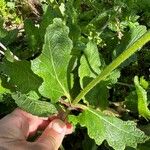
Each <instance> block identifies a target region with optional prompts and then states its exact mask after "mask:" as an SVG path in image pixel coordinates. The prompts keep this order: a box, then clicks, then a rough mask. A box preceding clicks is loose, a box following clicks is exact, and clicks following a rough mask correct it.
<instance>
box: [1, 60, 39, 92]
mask: <svg viewBox="0 0 150 150" xmlns="http://www.w3.org/2000/svg"><path fill="white" fill-rule="evenodd" d="M0 69H1V71H2V74H3V75H6V76H7V77H8V79H9V80H8V81H7V82H8V84H9V85H10V86H11V88H13V90H15V91H20V92H22V93H28V92H29V91H31V90H32V91H38V88H39V86H40V85H41V84H42V79H41V78H39V77H38V76H37V75H36V74H34V73H33V72H32V70H31V64H30V62H28V61H16V62H13V63H12V62H9V61H7V60H5V61H4V62H3V63H0Z"/></svg>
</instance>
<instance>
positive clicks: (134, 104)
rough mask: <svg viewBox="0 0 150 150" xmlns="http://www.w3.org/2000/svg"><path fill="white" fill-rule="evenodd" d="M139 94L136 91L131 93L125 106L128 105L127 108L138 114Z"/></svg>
mask: <svg viewBox="0 0 150 150" xmlns="http://www.w3.org/2000/svg"><path fill="white" fill-rule="evenodd" d="M137 99H138V98H137V94H136V91H131V92H130V93H129V94H128V96H127V97H125V102H124V104H125V105H126V108H127V109H129V110H131V111H133V112H138V100H137Z"/></svg>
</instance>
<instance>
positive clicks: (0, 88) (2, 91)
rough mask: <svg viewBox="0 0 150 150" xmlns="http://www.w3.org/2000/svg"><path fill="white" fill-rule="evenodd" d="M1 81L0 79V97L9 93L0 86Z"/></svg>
mask: <svg viewBox="0 0 150 150" xmlns="http://www.w3.org/2000/svg"><path fill="white" fill-rule="evenodd" d="M1 83H2V81H1V79H0V95H1V94H5V93H10V91H9V90H8V89H6V88H4V87H3V86H2V84H1Z"/></svg>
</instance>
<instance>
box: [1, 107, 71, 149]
mask: <svg viewBox="0 0 150 150" xmlns="http://www.w3.org/2000/svg"><path fill="white" fill-rule="evenodd" d="M38 130H43V132H42V135H41V136H40V137H39V138H38V139H36V141H34V142H28V141H27V138H28V137H30V136H33V135H35V133H36V132H37V131H38ZM72 131H73V129H72V126H71V124H69V123H64V122H63V121H61V120H60V119H54V118H53V119H52V118H51V119H49V118H41V117H37V116H34V115H31V114H29V113H27V112H25V111H23V110H21V109H16V110H14V111H13V112H12V113H11V114H9V115H7V116H6V117H4V118H3V119H1V120H0V150H12V149H14V150H35V149H36V150H58V148H59V147H60V145H61V143H62V141H63V138H64V137H65V135H67V134H70V133H72Z"/></svg>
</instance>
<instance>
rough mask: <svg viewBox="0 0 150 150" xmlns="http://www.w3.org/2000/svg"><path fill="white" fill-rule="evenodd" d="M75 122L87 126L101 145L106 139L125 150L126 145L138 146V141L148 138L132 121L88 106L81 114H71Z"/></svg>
mask: <svg viewBox="0 0 150 150" xmlns="http://www.w3.org/2000/svg"><path fill="white" fill-rule="evenodd" d="M69 121H71V122H73V124H77V123H79V124H80V125H81V126H83V127H87V130H88V135H89V136H90V137H91V138H92V139H94V140H95V142H96V144H98V145H100V144H102V142H103V141H104V140H106V141H107V142H108V144H109V145H110V146H111V147H113V148H114V149H115V150H124V149H125V147H126V146H130V147H133V148H136V146H137V143H142V142H145V141H146V140H148V137H147V136H146V135H145V134H144V132H142V131H140V130H139V129H138V128H136V124H135V123H134V122H132V121H122V120H120V119H118V118H116V117H112V116H106V115H104V114H103V113H102V112H100V111H96V110H94V109H90V108H87V109H86V110H84V111H83V112H82V113H81V114H80V115H79V116H73V115H71V116H69Z"/></svg>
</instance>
